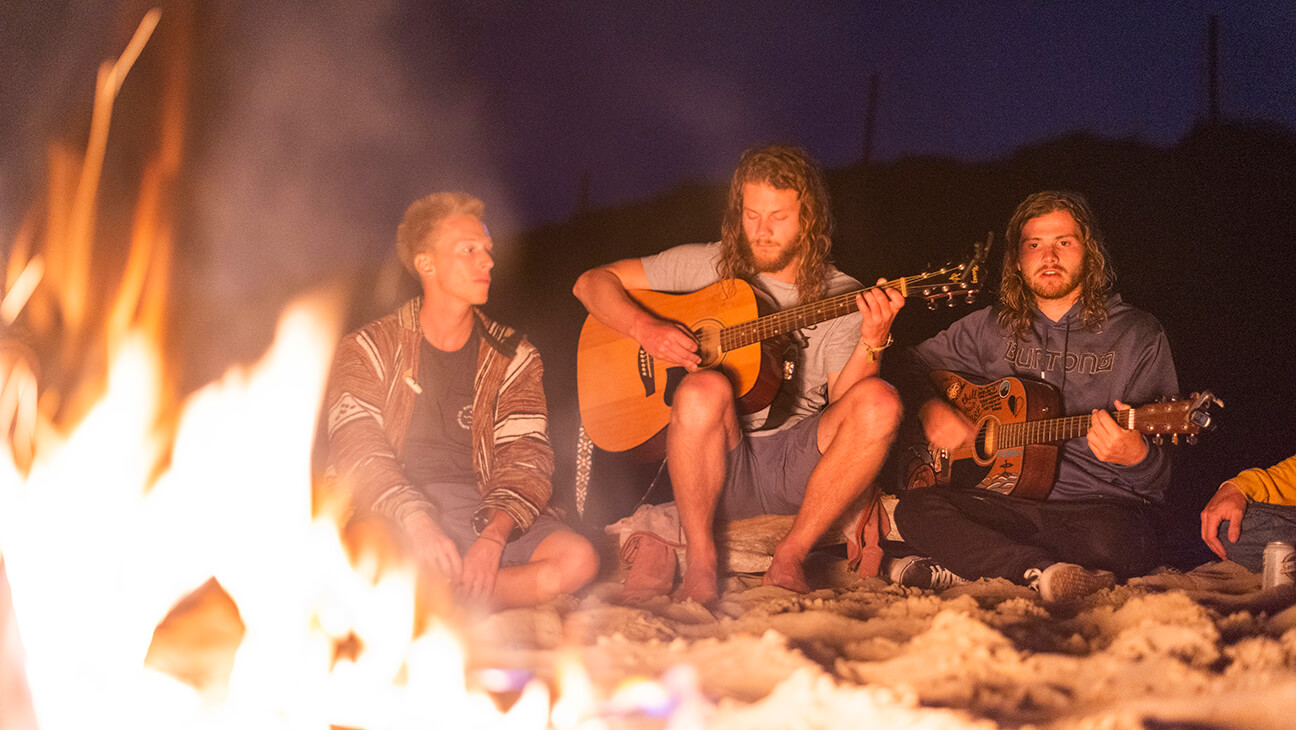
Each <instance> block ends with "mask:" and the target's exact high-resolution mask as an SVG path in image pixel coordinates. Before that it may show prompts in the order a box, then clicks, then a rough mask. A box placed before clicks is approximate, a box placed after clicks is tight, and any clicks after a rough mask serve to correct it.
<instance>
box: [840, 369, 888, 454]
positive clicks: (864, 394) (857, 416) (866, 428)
mask: <svg viewBox="0 0 1296 730" xmlns="http://www.w3.org/2000/svg"><path fill="white" fill-rule="evenodd" d="M838 404H839V405H840V406H841V407H842V408H843V427H846V428H852V429H855V430H856V431H858V432H859V433H861V434H862V435H864V436H866V437H868V438H875V439H885V440H887V441H888V442H889V441H891V440H892V439H893V438H894V437H895V433H896V430H897V429H898V428H899V427H900V420H901V418H903V417H904V406H903V405H901V403H900V395H899V394H898V393H896V389H895V388H894V387H892V386H891V384H890V383H888V382H886V381H885V380H883V379H881V378H865V379H864V380H861V381H860V382H858V383H856V384H855V385H852V386H851V387H850V388H849V389H848V390H847V391H846V392H845V393H843V394H842V395H841V398H840V399H839V400H838Z"/></svg>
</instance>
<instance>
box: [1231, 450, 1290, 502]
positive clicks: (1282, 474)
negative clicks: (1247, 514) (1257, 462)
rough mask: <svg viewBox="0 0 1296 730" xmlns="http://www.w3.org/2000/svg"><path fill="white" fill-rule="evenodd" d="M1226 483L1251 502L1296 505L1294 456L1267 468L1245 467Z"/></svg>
mask: <svg viewBox="0 0 1296 730" xmlns="http://www.w3.org/2000/svg"><path fill="white" fill-rule="evenodd" d="M1226 483H1227V484H1232V485H1233V486H1235V487H1237V488H1238V491H1240V492H1242V494H1244V495H1246V498H1247V499H1248V500H1250V501H1252V502H1267V503H1269V504H1291V505H1296V456H1292V457H1290V458H1288V459H1286V460H1284V461H1281V462H1279V463H1277V464H1275V465H1274V466H1271V467H1269V468H1268V469H1247V470H1245V471H1243V472H1242V473H1241V474H1238V475H1237V476H1235V477H1233V478H1232V479H1230V480H1228V482H1226Z"/></svg>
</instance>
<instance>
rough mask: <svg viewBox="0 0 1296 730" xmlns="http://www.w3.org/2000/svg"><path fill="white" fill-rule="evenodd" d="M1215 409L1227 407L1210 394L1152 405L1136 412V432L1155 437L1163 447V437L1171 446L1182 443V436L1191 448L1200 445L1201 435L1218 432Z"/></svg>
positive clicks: (1134, 413) (1205, 392) (1197, 394)
mask: <svg viewBox="0 0 1296 730" xmlns="http://www.w3.org/2000/svg"><path fill="white" fill-rule="evenodd" d="M1213 407H1219V408H1223V407H1224V401H1222V400H1220V399H1219V398H1216V397H1215V395H1214V394H1212V393H1211V392H1210V391H1209V390H1204V391H1202V392H1201V393H1193V394H1192V395H1190V396H1188V398H1186V399H1184V400H1170V401H1165V402H1162V403H1152V404H1150V405H1146V406H1143V407H1141V408H1135V409H1134V412H1133V414H1132V416H1133V424H1134V425H1133V428H1135V429H1137V430H1139V431H1141V432H1143V433H1146V434H1152V435H1153V436H1154V437H1155V438H1153V441H1154V442H1155V443H1158V444H1159V443H1161V441H1162V436H1166V435H1168V436H1170V442H1171V443H1174V444H1177V443H1179V437H1180V436H1186V437H1187V439H1186V440H1187V441H1188V443H1190V444H1195V443H1197V434H1199V433H1201V432H1202V431H1209V430H1211V429H1213V428H1215V419H1214V415H1213V414H1212V413H1211V409H1212V408H1213Z"/></svg>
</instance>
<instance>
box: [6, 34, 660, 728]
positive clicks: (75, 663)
mask: <svg viewBox="0 0 1296 730" xmlns="http://www.w3.org/2000/svg"><path fill="white" fill-rule="evenodd" d="M158 21H159V13H158V11H156V10H155V11H152V12H150V13H149V14H148V15H147V16H146V17H145V19H144V21H143V22H142V23H141V25H140V27H139V30H138V31H137V32H136V34H135V36H134V37H133V38H132V39H131V42H130V43H129V44H128V46H127V50H126V52H125V53H123V55H122V57H121V58H120V59H118V60H117V61H115V62H112V63H105V64H104V66H103V67H102V68H101V69H100V73H99V81H98V86H97V92H96V100H95V105H94V111H93V119H92V123H91V133H90V139H89V143H88V146H87V150H86V152H85V154H84V155H83V156H78V155H74V154H71V153H68V152H66V151H57V150H56V151H55V152H54V153H52V154H51V172H50V184H49V200H48V212H47V220H46V221H45V226H44V236H45V237H44V246H43V250H42V251H41V253H32V251H33V250H34V249H36V248H37V246H36V245H35V244H34V242H33V239H34V237H35V236H34V234H33V233H32V230H33V227H34V224H33V222H32V219H29V221H28V222H27V224H26V225H24V227H23V231H22V232H21V233H20V234H19V240H18V241H16V242H15V245H14V247H13V251H12V255H11V259H10V261H9V265H8V267H7V271H6V276H5V283H6V287H5V292H6V296H5V297H4V300H3V302H0V316H3V317H4V321H5V324H8V323H11V322H12V321H13V320H14V319H15V318H17V317H18V315H19V314H20V313H21V314H22V315H23V316H24V318H25V319H26V320H27V323H28V325H29V327H30V329H31V330H32V331H33V332H34V333H35V334H36V336H37V337H42V338H44V339H46V340H53V341H54V342H55V347H54V350H53V359H54V362H53V363H51V364H52V365H54V366H55V367H54V368H52V372H54V373H57V374H60V375H62V376H64V377H63V379H62V380H55V381H51V382H49V383H45V382H42V391H43V392H42V396H41V399H40V404H39V409H38V412H37V417H36V421H37V424H36V426H35V427H34V429H33V430H34V436H32V434H31V433H28V434H26V435H27V437H28V440H30V441H31V444H30V446H26V445H25V444H20V443H17V442H16V441H15V440H14V439H13V438H12V436H11V439H10V443H8V444H6V446H8V447H10V448H5V449H3V452H4V454H3V455H0V568H3V570H0V588H3V587H4V586H3V585H2V583H3V582H4V581H5V579H6V576H7V581H8V584H9V586H8V587H9V589H10V590H9V593H10V598H11V602H12V618H11V619H10V618H9V617H6V616H5V613H6V612H7V610H8V609H7V607H6V606H5V605H3V604H4V602H5V595H4V591H2V590H0V698H4V699H5V700H6V701H5V702H3V703H0V727H4V728H17V727H23V728H25V727H29V726H30V724H31V722H32V718H33V717H34V721H35V725H36V726H37V727H39V728H41V730H60V729H62V728H76V729H78V730H80V729H81V728H86V727H102V726H114V725H123V726H125V725H128V726H130V727H133V728H159V729H161V728H168V729H170V728H177V727H183V728H208V727H210V728H217V727H238V728H294V729H296V728H370V729H374V730H376V729H379V728H406V727H409V728H414V727H418V728H427V727H466V728H470V727H503V728H539V727H546V726H552V727H557V728H601V727H606V725H605V724H604V722H603V721H602V720H600V719H599V718H598V715H599V711H598V707H597V706H596V705H597V699H596V697H595V691H594V689H593V685H592V683H591V682H590V680H589V677H588V675H587V674H586V673H585V671H584V669H583V667H582V666H581V665H580V663H579V661H578V660H575V659H571V658H569V659H568V660H566V661H564V666H563V668H562V669H561V670H560V672H559V674H560V677H559V682H560V684H561V686H562V696H561V698H560V699H559V700H558V701H557V702H556V703H551V698H550V690H549V687H548V686H547V685H546V684H545V683H543V682H541V681H538V680H536V679H531V680H530V681H528V682H526V683H525V685H524V686H523V687H522V689H521V691H520V692H519V693H517V694H516V700H515V701H513V702H512V703H511V705H510V706H509V707H508V709H507V710H506V711H505V710H501V709H500V708H499V706H498V703H497V702H496V701H495V700H493V699H492V697H491V695H490V694H489V693H488V692H487V691H485V690H484V689H483V690H476V689H474V690H470V689H469V688H468V685H469V684H470V682H469V681H468V679H469V678H468V677H467V676H466V673H465V657H464V652H463V650H462V648H461V647H460V644H459V642H458V640H457V638H456V637H455V636H454V635H453V633H452V632H451V631H450V630H449V629H448V628H446V627H445V626H444V625H442V624H441V623H439V622H438V621H436V620H435V619H432V620H427V618H426V617H423V618H422V619H421V617H419V616H417V615H416V608H415V607H416V606H417V605H418V603H417V601H416V589H417V578H416V574H415V571H414V570H413V569H412V568H410V567H409V566H407V565H402V564H400V563H399V562H396V563H393V562H392V561H390V560H384V559H381V558H380V557H379V556H378V555H376V554H374V553H369V552H364V551H361V552H359V553H358V554H357V553H355V548H354V546H352V550H348V547H347V546H346V545H344V543H343V540H342V538H341V536H340V532H339V529H338V524H339V522H340V519H341V517H340V515H339V514H334V513H333V511H331V510H329V509H323V508H321V507H320V505H314V509H313V505H312V489H311V478H310V462H311V447H312V439H313V436H314V433H315V426H316V413H317V409H318V404H319V402H320V398H321V395H322V392H323V389H324V383H325V378H326V376H327V366H328V363H329V361H330V359H331V353H332V349H333V345H334V343H335V342H336V340H337V337H338V334H339V329H340V324H341V323H340V317H339V310H340V307H339V306H337V304H338V302H337V298H336V297H332V296H328V295H322V294H320V295H315V296H310V297H305V298H303V299H302V300H300V301H298V302H297V303H295V304H293V305H292V306H291V307H290V308H289V309H288V311H286V312H285V313H284V314H283V316H282V318H281V320H280V322H279V325H278V329H277V334H276V337H275V339H274V343H273V345H272V346H271V348H270V350H269V352H268V353H267V354H266V355H265V356H264V357H263V359H262V360H261V361H260V362H258V363H257V364H255V365H253V366H250V367H235V368H232V369H231V370H229V371H228V372H227V373H226V374H225V376H224V377H223V378H221V379H220V380H219V381H218V382H215V383H212V384H210V385H208V386H207V387H205V388H202V389H201V390H199V391H197V392H196V393H194V394H193V395H191V396H190V397H188V398H187V399H186V400H185V402H184V403H183V405H182V407H180V408H178V409H175V408H173V407H172V405H171V404H170V403H168V402H167V398H166V396H165V393H164V388H163V384H164V383H166V382H167V378H166V374H165V372H164V371H165V367H164V365H165V360H164V358H163V356H162V352H161V343H162V341H163V334H164V332H163V329H164V328H163V323H164V317H163V315H164V312H165V309H166V307H165V304H166V275H167V269H168V265H169V261H170V251H171V226H170V224H169V221H168V215H169V214H168V211H167V205H165V204H164V203H163V201H165V200H167V199H168V197H169V195H170V194H171V186H172V185H173V184H174V181H175V178H176V177H177V174H178V170H179V167H180V164H179V163H180V157H179V155H180V149H181V147H182V145H181V144H180V140H181V138H182V135H181V131H182V127H183V117H184V114H183V108H182V105H181V104H180V103H178V102H174V101H167V102H165V103H164V108H163V114H162V120H163V125H162V126H163V129H164V131H163V133H162V138H161V140H160V141H159V147H160V149H159V152H158V153H157V155H156V157H155V159H154V160H153V161H152V162H151V163H150V164H149V165H148V166H147V168H146V169H145V172H144V174H143V178H142V183H141V189H140V191H139V194H138V198H137V203H136V209H135V216H134V221H135V224H134V230H133V233H132V238H131V246H130V253H129V256H128V259H127V261H126V264H125V267H124V270H125V274H124V275H123V277H122V279H121V282H120V285H119V286H118V288H117V290H116V293H115V295H114V296H113V297H112V298H111V301H109V302H108V303H107V304H106V305H102V306H101V305H99V303H98V302H97V300H96V299H95V298H94V297H93V296H92V294H93V292H94V289H93V287H92V286H91V282H90V271H91V270H92V269H91V266H90V261H91V252H92V249H93V248H94V246H93V241H94V238H95V237H94V225H93V222H94V211H95V207H96V201H97V199H98V195H97V193H98V185H99V180H100V177H101V173H102V165H103V160H104V150H105V146H106V143H107V136H108V128H109V118H110V115H111V110H112V106H113V101H114V99H115V98H116V94H117V91H118V90H119V89H120V88H121V85H122V83H123V81H124V80H125V77H126V74H127V72H128V71H129V69H130V67H131V65H132V63H134V61H135V59H136V58H137V57H138V56H139V55H140V53H141V52H142V50H143V49H144V45H145V43H147V41H148V39H149V36H150V34H151V33H152V32H153V30H154V28H155V27H156V26H157V24H158ZM33 219H34V218H33ZM98 312H102V313H103V317H102V320H96V319H95V317H94V316H93V315H95V314H96V313H98ZM87 353H102V354H101V355H100V356H99V357H98V358H96V357H94V356H91V357H87ZM96 365H97V366H98V368H99V369H98V371H96V369H95V368H96ZM8 378H9V376H8V375H4V374H0V381H4V380H7V379H8ZM7 384H8V383H7V382H0V389H2V386H5V385H7ZM173 413H174V414H178V415H173ZM10 620H11V621H13V623H16V625H17V627H18V629H19V634H20V636H21V647H20V648H19V647H16V646H15V642H13V641H12V640H9V641H6V639H5V635H4V634H3V633H2V630H3V629H4V628H6V621H10ZM15 665H16V666H17V671H18V672H19V673H20V674H21V675H23V676H22V677H19V678H18V679H20V680H21V679H25V681H26V689H25V690H24V691H23V694H24V695H26V697H24V699H27V698H29V700H30V702H29V703H27V702H23V703H21V704H22V705H27V704H29V707H22V706H20V705H19V704H16V703H15V702H12V701H9V700H12V699H13V697H12V695H13V693H14V692H13V686H14V684H15V683H14V678H13V676H12V673H13V668H14V666H15ZM6 668H8V671H9V674H6ZM483 683H484V682H483ZM18 686H19V687H20V688H21V682H18ZM642 689H643V688H642V687H639V688H638V689H637V690H636V691H639V692H642ZM513 691H515V690H510V693H512V692H513ZM6 692H9V695H6V694H5V693H6ZM617 701H618V699H617V698H616V697H614V698H613V699H612V700H611V701H609V703H607V706H609V707H614V706H616V702H617ZM621 701H624V698H623V699H622V700H621ZM551 704H552V707H551ZM25 710H29V712H28V711H25Z"/></svg>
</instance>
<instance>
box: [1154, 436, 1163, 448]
mask: <svg viewBox="0 0 1296 730" xmlns="http://www.w3.org/2000/svg"><path fill="white" fill-rule="evenodd" d="M1152 443H1154V444H1156V445H1157V446H1160V445H1161V444H1163V443H1165V439H1163V438H1161V434H1157V435H1155V436H1153V437H1152Z"/></svg>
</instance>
